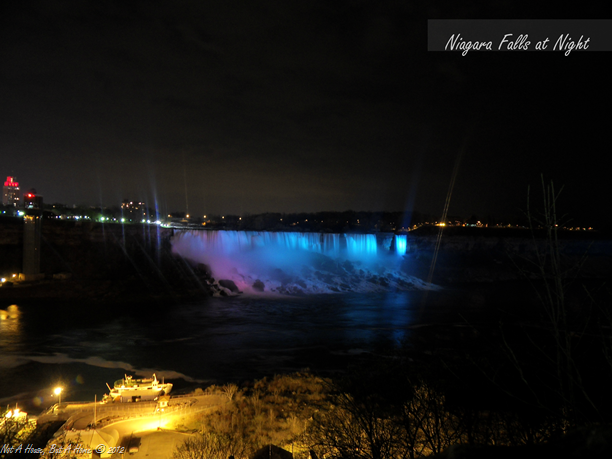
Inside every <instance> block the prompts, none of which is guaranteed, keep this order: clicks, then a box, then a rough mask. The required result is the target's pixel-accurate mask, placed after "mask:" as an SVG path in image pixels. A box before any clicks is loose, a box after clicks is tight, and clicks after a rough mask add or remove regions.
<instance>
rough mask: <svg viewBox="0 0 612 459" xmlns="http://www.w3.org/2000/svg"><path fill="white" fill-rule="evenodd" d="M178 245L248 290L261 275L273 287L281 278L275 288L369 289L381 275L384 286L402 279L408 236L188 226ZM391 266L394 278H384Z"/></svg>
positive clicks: (218, 275) (175, 240)
mask: <svg viewBox="0 0 612 459" xmlns="http://www.w3.org/2000/svg"><path fill="white" fill-rule="evenodd" d="M172 250H173V251H174V252H175V253H177V254H179V255H181V256H182V257H184V258H189V259H191V260H194V261H197V262H200V263H205V264H207V265H209V267H210V269H211V271H212V273H213V277H214V278H215V279H232V280H234V282H235V283H236V284H237V285H239V286H240V288H241V289H244V290H248V289H249V288H250V286H252V285H253V282H254V281H255V280H263V281H264V282H265V283H266V285H267V286H268V285H272V284H274V282H277V283H278V285H279V286H278V287H277V288H276V290H274V288H272V287H270V291H278V292H283V289H285V290H286V286H287V285H288V283H290V282H294V286H295V289H298V287H297V286H301V287H299V288H300V289H302V290H304V289H305V290H306V291H308V292H317V293H321V292H329V291H334V292H335V291H339V290H341V291H355V289H361V291H363V289H364V288H365V287H364V283H367V282H374V279H378V281H377V282H379V284H377V285H378V286H380V285H387V284H389V283H393V282H395V283H396V284H397V282H400V281H398V276H402V274H401V272H400V265H401V262H402V260H403V255H405V254H406V252H407V237H406V235H394V234H392V233H384V234H328V233H290V232H268V231H223V230H211V231H197V230H191V231H190V230H187V231H180V232H176V233H175V235H174V237H173V238H172ZM381 269H382V270H383V271H381ZM385 270H386V272H387V273H388V274H390V277H387V278H385V280H382V279H379V277H380V275H381V273H382V272H384V271H385ZM289 279H291V281H289ZM406 282H408V281H406ZM323 283H324V284H325V286H322V284H323ZM400 283H401V282H400ZM304 285H307V287H304ZM347 286H348V287H347Z"/></svg>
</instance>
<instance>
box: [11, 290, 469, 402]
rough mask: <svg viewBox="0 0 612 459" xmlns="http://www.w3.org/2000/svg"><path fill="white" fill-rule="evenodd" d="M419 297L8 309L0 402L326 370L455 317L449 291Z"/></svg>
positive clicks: (73, 397) (35, 305)
mask: <svg viewBox="0 0 612 459" xmlns="http://www.w3.org/2000/svg"><path fill="white" fill-rule="evenodd" d="M425 295H426V293H425V292H423V291H406V292H395V293H368V294H363V293H361V294H351V293H348V294H331V295H330V294H328V295H309V296H305V297H299V298H298V297H287V296H279V295H277V296H263V295H260V296H245V295H243V296H237V297H230V298H208V299H205V300H203V301H202V302H197V303H188V304H180V305H172V306H164V305H159V304H138V305H132V306H130V307H127V306H122V307H116V306H113V305H109V306H108V307H107V308H101V307H96V308H95V309H94V308H91V307H90V306H89V305H87V304H62V303H52V302H45V301H36V302H30V303H27V304H21V305H17V309H18V310H17V311H16V312H15V313H13V314H12V316H11V317H5V318H4V319H2V320H0V371H1V373H2V378H1V379H0V402H2V403H3V404H4V405H6V404H9V403H14V402H15V401H16V400H19V401H20V402H21V403H24V404H30V405H31V406H33V408H32V409H34V408H36V407H44V406H46V405H48V404H49V403H52V402H54V401H56V400H54V396H52V395H51V389H52V388H53V387H54V386H56V385H58V384H61V385H62V386H64V387H65V388H66V391H65V393H64V395H63V400H89V399H93V398H94V395H95V396H97V397H98V398H99V397H101V396H102V395H103V394H104V393H106V392H108V390H107V388H106V385H105V383H106V382H108V383H110V384H112V382H113V381H114V380H115V379H119V378H122V377H123V375H124V373H128V374H137V375H141V376H151V374H152V373H153V372H155V373H156V374H157V376H158V378H159V379H161V378H162V377H163V378H165V379H166V380H167V381H170V382H174V383H175V389H176V391H180V389H181V388H183V389H185V390H187V389H189V388H193V387H195V386H203V387H205V386H206V385H208V384H210V383H223V382H226V381H243V380H248V379H255V378H261V377H263V376H272V375H274V374H277V373H287V372H292V371H297V370H300V369H304V368H310V369H311V370H312V371H315V372H318V373H321V374H333V372H335V371H341V370H343V369H344V368H346V366H347V365H348V364H350V363H355V362H357V361H358V359H359V357H360V356H363V355H366V354H370V355H371V354H372V353H375V352H377V349H379V348H380V347H381V346H385V345H389V344H390V343H391V344H392V343H399V342H400V341H402V340H410V336H411V333H413V331H414V330H415V329H417V328H418V327H422V326H423V325H426V323H427V322H431V321H432V320H437V321H440V320H459V319H457V318H451V319H448V317H450V316H449V308H448V305H449V304H451V303H453V302H452V301H449V299H448V298H449V293H448V292H435V291H431V292H429V293H427V304H424V303H423V300H424V296H425ZM451 296H452V295H451ZM2 308H3V309H6V306H2ZM13 309H15V308H13ZM424 310H425V311H427V314H425V315H424V314H423V312H424ZM432 311H438V312H439V314H438V318H437V319H432V317H434V316H435V314H434V316H432V314H431V313H432ZM443 317H446V318H447V319H443Z"/></svg>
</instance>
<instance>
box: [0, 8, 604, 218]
mask: <svg viewBox="0 0 612 459" xmlns="http://www.w3.org/2000/svg"><path fill="white" fill-rule="evenodd" d="M534 8H536V7H534ZM587 8H591V10H589V9H587ZM593 8H594V7H589V6H583V5H581V8H580V11H575V10H571V13H572V14H583V15H584V16H585V17H595V16H597V13H598V12H597V11H596V10H594V9H593ZM4 10H5V14H3V19H4V23H3V27H2V32H1V33H2V39H3V46H2V47H1V49H0V58H2V62H3V68H4V72H2V75H0V83H1V84H0V96H1V97H2V100H3V110H2V114H0V152H2V162H1V163H0V172H2V173H3V174H4V175H5V176H6V175H13V174H14V175H15V176H17V177H19V180H20V183H21V184H22V190H23V189H28V188H30V187H34V188H36V189H37V190H38V192H39V193H40V194H41V195H43V196H44V199H45V202H61V203H67V204H69V205H72V204H89V205H109V204H111V205H112V203H117V204H120V203H121V202H122V201H123V199H126V198H129V199H133V200H136V201H143V202H147V203H149V205H150V206H151V207H154V208H158V209H164V211H167V212H172V211H186V212H188V213H193V214H204V213H206V212H208V213H218V214H221V213H231V214H238V215H242V214H245V213H262V212H316V211H342V210H347V209H353V210H356V211H360V210H364V211H368V210H369V211H399V210H401V211H410V210H418V211H421V212H426V213H430V214H436V215H440V216H441V215H442V212H443V209H444V208H445V206H446V203H447V202H448V212H449V213H450V214H452V215H471V214H476V215H491V216H513V215H520V214H521V212H522V210H525V208H526V203H527V189H528V187H529V186H531V190H532V202H538V198H537V195H538V193H539V190H540V175H541V174H544V176H545V177H546V179H547V180H553V181H554V183H555V184H556V186H558V187H559V188H560V187H561V186H565V189H564V191H563V193H562V195H561V198H560V201H559V206H560V209H561V210H562V213H563V214H567V215H568V216H569V217H570V218H572V219H574V220H575V221H576V223H577V224H593V225H598V226H605V225H608V226H612V217H611V216H610V215H609V213H608V212H607V211H606V210H605V209H606V208H607V200H608V196H609V186H608V181H609V177H608V176H609V173H608V170H607V168H606V167H604V166H603V162H602V159H603V155H604V152H605V151H606V148H605V146H606V145H607V134H606V133H607V130H608V122H607V118H606V117H605V115H602V113H604V114H605V113H607V111H608V106H607V101H608V100H609V99H610V98H609V95H610V94H609V93H610V91H611V90H612V89H611V88H610V85H609V82H608V81H607V80H608V78H607V72H605V71H604V69H605V68H606V67H605V66H606V65H607V62H608V60H609V55H608V54H607V53H604V52H599V53H596V52H573V53H571V55H569V56H564V55H563V54H562V53H547V54H542V53H529V52H525V53H520V52H516V53H512V52H511V53H488V54H484V53H480V54H479V53H477V52H473V53H469V54H468V55H467V56H465V57H462V56H461V53H459V52H427V51H426V50H427V19H432V18H441V19H443V18H454V19H457V18H474V19H478V18H484V17H486V18H520V17H523V16H529V17H533V18H540V17H541V18H546V15H548V14H550V11H540V10H538V9H534V10H533V11H529V12H528V11H525V10H524V9H523V8H522V7H519V6H518V5H510V4H504V5H502V6H499V5H497V4H496V5H492V4H484V5H480V6H479V7H476V6H475V5H474V6H465V5H463V6H460V5H456V4H454V3H452V2H445V3H442V4H437V5H436V6H433V5H431V4H427V3H423V4H419V3H414V2H411V3H409V2H396V1H391V0H389V1H381V2H374V1H364V2H348V1H338V2H331V3H330V2H326V1H322V0H320V1H319V0H315V1H312V2H298V3H295V2H293V3H279V2H273V1H267V0H264V1H262V2H258V3H257V4H253V3H251V2H240V1H237V2H231V1H230V2H221V3H215V4H210V3H206V2H204V3H203V2H195V1H189V0H185V1H182V2H179V3H177V4H172V5H169V4H164V3H156V2H149V3H143V4H139V5H135V6H131V7H128V6H127V5H123V4H99V5H98V4H85V3H83V2H80V1H77V0H68V1H66V2H61V3H57V2H55V3H53V2H51V3H50V2H34V3H32V4H30V3H28V5H25V4H22V3H19V2H17V3H14V4H10V5H7V6H6V7H5V8H4ZM566 12H568V13H569V12H570V10H567V11H566ZM555 14H559V15H562V14H563V10H556V12H555ZM572 14H570V16H571V15H572ZM451 183H452V184H453V186H452V187H451ZM451 190H452V193H451Z"/></svg>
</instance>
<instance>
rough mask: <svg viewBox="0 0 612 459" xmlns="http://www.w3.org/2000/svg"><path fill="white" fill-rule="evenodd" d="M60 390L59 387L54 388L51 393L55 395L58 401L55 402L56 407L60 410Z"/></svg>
mask: <svg viewBox="0 0 612 459" xmlns="http://www.w3.org/2000/svg"><path fill="white" fill-rule="evenodd" d="M62 390H63V389H62V388H61V387H56V388H55V390H54V391H53V392H54V393H55V395H57V396H58V401H57V407H58V408H60V407H61V405H62Z"/></svg>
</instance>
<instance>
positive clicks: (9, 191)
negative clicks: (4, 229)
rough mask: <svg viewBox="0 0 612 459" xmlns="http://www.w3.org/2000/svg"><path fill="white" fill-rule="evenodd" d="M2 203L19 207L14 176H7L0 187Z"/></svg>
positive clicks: (17, 188)
mask: <svg viewBox="0 0 612 459" xmlns="http://www.w3.org/2000/svg"><path fill="white" fill-rule="evenodd" d="M2 204H3V205H5V206H13V207H19V183H18V182H17V181H16V179H15V177H11V176H8V177H7V178H6V182H4V186H3V187H2Z"/></svg>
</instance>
